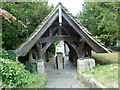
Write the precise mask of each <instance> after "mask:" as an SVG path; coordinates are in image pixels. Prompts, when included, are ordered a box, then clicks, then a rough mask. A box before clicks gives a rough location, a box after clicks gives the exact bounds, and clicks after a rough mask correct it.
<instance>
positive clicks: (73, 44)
mask: <svg viewBox="0 0 120 90" xmlns="http://www.w3.org/2000/svg"><path fill="white" fill-rule="evenodd" d="M68 43H69V44H70V45H71V46H72V47H73V48H74V50H75V52H76V54H77V56H78V57H79V52H78V48H77V46H76V45H75V43H73V42H68Z"/></svg>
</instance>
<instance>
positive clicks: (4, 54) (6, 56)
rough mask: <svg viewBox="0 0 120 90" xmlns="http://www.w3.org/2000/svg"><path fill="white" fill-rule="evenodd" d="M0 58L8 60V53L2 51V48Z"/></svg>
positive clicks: (0, 48)
mask: <svg viewBox="0 0 120 90" xmlns="http://www.w3.org/2000/svg"><path fill="white" fill-rule="evenodd" d="M0 57H1V58H5V59H8V58H9V54H8V52H7V51H6V50H4V49H2V47H0Z"/></svg>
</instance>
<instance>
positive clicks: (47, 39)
mask: <svg viewBox="0 0 120 90" xmlns="http://www.w3.org/2000/svg"><path fill="white" fill-rule="evenodd" d="M60 40H63V41H74V42H81V39H80V38H79V37H74V36H70V35H60V36H51V37H45V38H41V39H40V40H39V41H40V42H41V43H45V42H51V43H52V42H55V41H60Z"/></svg>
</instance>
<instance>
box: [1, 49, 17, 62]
mask: <svg viewBox="0 0 120 90" xmlns="http://www.w3.org/2000/svg"><path fill="white" fill-rule="evenodd" d="M0 57H1V58H4V59H11V60H14V61H15V60H16V52H15V51H14V50H8V51H6V50H4V49H2V47H0Z"/></svg>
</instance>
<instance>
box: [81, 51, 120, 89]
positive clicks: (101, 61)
mask: <svg viewBox="0 0 120 90" xmlns="http://www.w3.org/2000/svg"><path fill="white" fill-rule="evenodd" d="M119 54H120V52H112V53H100V54H97V53H95V52H92V56H93V58H94V59H95V60H96V67H95V68H94V69H93V70H90V71H88V70H85V71H84V72H83V73H84V74H90V75H91V76H92V77H93V78H95V79H96V80H97V81H99V82H100V83H102V84H103V85H105V87H107V88H118V65H119V64H118V63H119V62H120V60H119V59H120V58H119V57H118V56H119Z"/></svg>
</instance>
